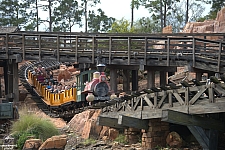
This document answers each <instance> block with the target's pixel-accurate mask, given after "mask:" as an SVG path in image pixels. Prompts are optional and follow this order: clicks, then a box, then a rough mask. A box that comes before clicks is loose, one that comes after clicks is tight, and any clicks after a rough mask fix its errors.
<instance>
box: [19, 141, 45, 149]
mask: <svg viewBox="0 0 225 150" xmlns="http://www.w3.org/2000/svg"><path fill="white" fill-rule="evenodd" d="M41 145H42V141H41V140H40V139H28V140H26V142H25V143H24V146H23V150H29V149H33V150H38V148H39V147H40V146H41Z"/></svg>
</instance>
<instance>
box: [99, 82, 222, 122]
mask: <svg viewBox="0 0 225 150" xmlns="http://www.w3.org/2000/svg"><path fill="white" fill-rule="evenodd" d="M145 92H146V93H145V94H144V93H143V94H141V95H140V96H132V97H131V98H126V97H125V98H124V99H125V100H124V101H123V102H115V104H112V105H109V104H110V103H113V102H109V104H108V105H109V106H107V104H106V106H105V107H104V108H103V113H102V114H103V115H102V116H104V115H107V114H109V115H110V116H114V115H115V117H118V114H120V115H126V116H130V117H133V118H139V119H150V118H161V117H162V116H161V115H162V111H163V110H173V111H178V112H182V113H185V114H210V113H219V112H224V110H223V108H224V107H225V100H224V97H225V84H224V83H223V82H221V83H217V84H215V83H213V82H209V83H208V84H205V85H201V86H190V87H180V88H178V89H168V90H161V91H160V92H154V91H152V90H148V91H145ZM134 95H135V94H134Z"/></svg>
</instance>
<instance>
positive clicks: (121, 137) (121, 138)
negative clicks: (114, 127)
mask: <svg viewBox="0 0 225 150" xmlns="http://www.w3.org/2000/svg"><path fill="white" fill-rule="evenodd" d="M114 141H116V142H119V143H123V144H127V143H128V141H127V140H126V138H125V135H124V134H119V135H118V137H117V138H116V139H115V140H114Z"/></svg>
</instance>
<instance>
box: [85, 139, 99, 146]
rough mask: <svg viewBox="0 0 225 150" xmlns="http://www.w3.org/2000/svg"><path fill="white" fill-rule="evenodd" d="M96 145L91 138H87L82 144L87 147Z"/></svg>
mask: <svg viewBox="0 0 225 150" xmlns="http://www.w3.org/2000/svg"><path fill="white" fill-rule="evenodd" d="M95 143H96V140H95V139H93V138H88V139H85V140H84V141H83V142H82V144H84V145H85V146H89V145H92V144H95Z"/></svg>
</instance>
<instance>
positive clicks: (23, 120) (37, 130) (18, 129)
mask: <svg viewBox="0 0 225 150" xmlns="http://www.w3.org/2000/svg"><path fill="white" fill-rule="evenodd" d="M12 133H13V136H14V137H15V139H16V140H17V144H19V145H23V144H24V143H23V142H25V141H26V139H27V137H28V136H34V137H35V138H39V139H41V140H43V141H44V140H46V139H47V138H50V137H52V136H53V135H58V134H59V132H58V130H57V128H56V127H55V126H54V125H53V124H52V123H51V122H50V121H48V120H46V119H44V118H40V117H38V116H36V115H34V114H21V116H20V119H19V120H18V121H16V122H14V123H13V125H12Z"/></svg>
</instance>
